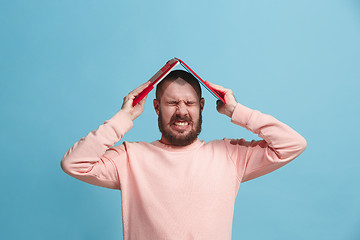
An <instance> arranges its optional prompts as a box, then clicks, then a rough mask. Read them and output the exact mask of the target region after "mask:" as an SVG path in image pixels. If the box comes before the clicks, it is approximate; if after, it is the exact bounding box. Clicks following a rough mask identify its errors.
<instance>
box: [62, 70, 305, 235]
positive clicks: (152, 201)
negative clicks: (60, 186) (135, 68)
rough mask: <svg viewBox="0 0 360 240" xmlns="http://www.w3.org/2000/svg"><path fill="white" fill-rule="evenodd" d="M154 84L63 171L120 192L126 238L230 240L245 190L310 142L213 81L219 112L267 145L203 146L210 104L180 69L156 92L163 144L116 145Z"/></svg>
mask: <svg viewBox="0 0 360 240" xmlns="http://www.w3.org/2000/svg"><path fill="white" fill-rule="evenodd" d="M208 83H209V82H208ZM149 84H150V82H146V83H144V84H143V85H141V86H140V87H138V88H136V89H135V90H133V91H132V92H130V93H129V94H128V95H127V96H126V97H125V98H124V102H123V105H122V108H121V110H120V111H119V112H117V113H116V114H115V115H114V116H113V117H112V118H111V119H110V120H108V121H105V123H104V124H103V125H101V126H100V127H99V128H98V129H97V130H95V131H92V132H90V133H89V134H88V135H87V136H86V137H85V138H82V139H81V140H80V141H79V142H77V143H75V144H74V146H72V147H71V148H70V149H69V150H68V152H67V153H66V154H65V156H64V158H63V159H62V161H61V167H62V169H63V170H64V171H65V172H66V173H68V174H69V175H71V176H73V177H75V178H77V179H80V180H82V181H85V182H87V183H90V184H94V185H98V186H102V187H107V188H112V189H118V190H121V204H122V213H123V216H122V217H123V234H124V239H125V240H130V239H131V240H134V239H136V240H138V239H140V240H142V239H144V240H145V239H150V240H152V239H153V240H160V239H174V240H177V239H179V240H180V239H181V240H187V239H189V240H190V239H204V240H208V239H211V240H230V239H231V233H232V221H233V212H234V204H235V199H236V196H237V193H238V189H239V186H240V184H241V183H242V182H245V181H248V180H251V179H254V178H257V177H260V176H262V175H264V174H267V173H269V172H272V171H274V170H275V169H278V168H279V167H281V166H284V165H285V164H287V163H289V162H290V161H291V160H293V159H295V158H296V157H297V156H298V155H300V154H301V153H302V152H303V151H304V150H305V148H306V141H305V139H304V138H303V137H302V136H301V135H299V134H298V133H297V132H295V131H294V130H293V129H291V128H290V127H289V126H287V125H285V124H284V123H282V122H280V121H278V120H276V119H275V118H274V117H272V116H270V115H267V114H263V113H261V112H259V111H256V110H252V109H250V108H248V107H245V106H243V105H242V104H240V103H237V102H236V99H235V97H234V94H233V92H232V91H231V90H230V89H225V88H223V87H222V86H218V85H215V84H212V83H209V84H210V86H211V87H213V88H214V89H216V90H218V91H221V92H222V93H224V98H225V102H226V104H224V103H222V102H220V101H218V102H217V110H218V112H219V113H221V114H225V115H227V116H228V117H229V118H231V122H232V123H234V124H236V125H238V126H241V127H244V128H246V129H248V130H250V131H252V132H253V133H256V134H258V136H259V137H261V138H262V139H263V140H259V141H254V140H253V141H250V142H249V141H245V140H244V139H227V138H224V139H222V140H214V141H210V142H207V143H206V142H204V141H201V140H199V139H198V135H199V133H200V132H201V123H202V117H201V113H202V111H203V108H204V104H205V100H204V98H202V97H201V88H200V85H199V83H198V81H197V80H196V78H194V76H192V75H191V74H190V73H187V72H185V71H182V70H175V71H172V72H171V73H170V74H169V75H168V76H167V77H166V78H165V79H163V80H162V82H161V83H160V84H159V85H158V86H157V89H156V99H154V101H153V104H154V108H155V111H156V113H157V115H158V125H159V129H160V132H161V139H160V140H158V141H154V142H151V143H147V142H123V143H122V144H121V145H119V146H116V147H112V146H114V144H115V143H116V142H118V141H120V140H121V138H122V137H123V136H124V134H126V133H127V132H128V131H129V130H130V129H131V128H132V126H133V120H134V119H136V118H137V117H139V116H140V114H141V113H142V112H143V110H144V104H145V101H146V97H145V98H144V99H142V100H141V101H140V102H139V103H138V104H137V105H135V106H133V105H132V103H133V100H134V99H135V97H136V96H137V95H138V94H139V93H140V92H141V91H142V90H143V89H145V88H146V87H147V86H148V85H149Z"/></svg>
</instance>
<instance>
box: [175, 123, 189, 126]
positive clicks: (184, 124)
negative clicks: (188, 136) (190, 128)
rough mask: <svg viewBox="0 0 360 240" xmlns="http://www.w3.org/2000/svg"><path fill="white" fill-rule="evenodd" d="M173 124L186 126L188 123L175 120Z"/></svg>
mask: <svg viewBox="0 0 360 240" xmlns="http://www.w3.org/2000/svg"><path fill="white" fill-rule="evenodd" d="M175 125H177V126H186V125H189V123H188V122H175Z"/></svg>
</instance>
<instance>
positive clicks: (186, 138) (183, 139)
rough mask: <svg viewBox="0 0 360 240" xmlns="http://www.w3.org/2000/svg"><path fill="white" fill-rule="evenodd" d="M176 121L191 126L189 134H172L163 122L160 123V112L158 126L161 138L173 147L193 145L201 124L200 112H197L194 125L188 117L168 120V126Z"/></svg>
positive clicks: (174, 117) (176, 117)
mask: <svg viewBox="0 0 360 240" xmlns="http://www.w3.org/2000/svg"><path fill="white" fill-rule="evenodd" d="M177 120H185V121H188V122H189V123H190V124H191V126H192V129H191V130H190V132H189V133H187V134H186V135H185V134H181V133H182V132H181V131H180V132H179V133H180V134H174V133H173V132H172V131H171V130H170V129H169V128H170V127H169V128H166V126H165V124H164V122H163V121H162V114H161V110H160V111H159V116H158V126H159V130H160V132H161V134H162V136H163V137H164V138H165V140H166V141H167V142H168V143H170V144H171V145H173V146H187V145H189V144H191V143H193V142H194V141H195V140H196V139H197V137H198V136H199V134H200V132H201V124H202V114H201V111H200V112H199V120H198V121H197V122H195V123H194V122H193V121H192V120H191V119H190V118H189V117H179V116H173V117H172V118H171V120H170V124H171V123H173V122H174V121H177Z"/></svg>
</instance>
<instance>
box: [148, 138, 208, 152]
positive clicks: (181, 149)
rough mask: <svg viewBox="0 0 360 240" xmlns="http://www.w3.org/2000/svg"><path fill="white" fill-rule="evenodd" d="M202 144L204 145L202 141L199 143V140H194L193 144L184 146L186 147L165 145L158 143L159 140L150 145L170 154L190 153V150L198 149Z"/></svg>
mask: <svg viewBox="0 0 360 240" xmlns="http://www.w3.org/2000/svg"><path fill="white" fill-rule="evenodd" d="M203 143H204V141H202V140H201V141H200V140H199V138H196V140H195V141H194V142H193V143H191V144H189V145H186V146H173V145H167V144H164V143H162V142H160V141H159V140H157V141H154V142H152V143H151V144H153V145H154V146H156V147H159V148H162V149H164V150H167V151H171V152H186V151H191V150H193V149H195V148H197V147H199V146H200V145H202V144H203Z"/></svg>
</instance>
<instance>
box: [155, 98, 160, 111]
mask: <svg viewBox="0 0 360 240" xmlns="http://www.w3.org/2000/svg"><path fill="white" fill-rule="evenodd" d="M153 104H154V109H155V112H156V114H157V115H159V108H160V103H159V101H158V100H157V99H154V100H153Z"/></svg>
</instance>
